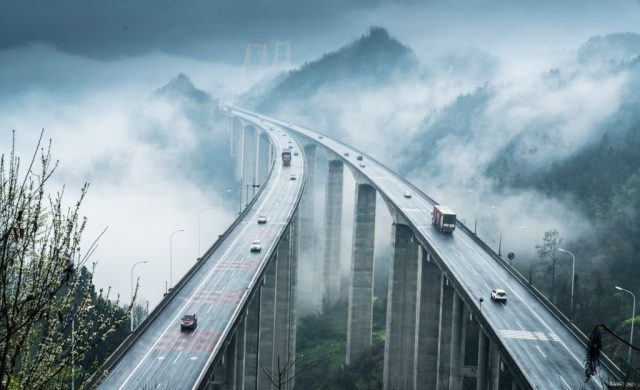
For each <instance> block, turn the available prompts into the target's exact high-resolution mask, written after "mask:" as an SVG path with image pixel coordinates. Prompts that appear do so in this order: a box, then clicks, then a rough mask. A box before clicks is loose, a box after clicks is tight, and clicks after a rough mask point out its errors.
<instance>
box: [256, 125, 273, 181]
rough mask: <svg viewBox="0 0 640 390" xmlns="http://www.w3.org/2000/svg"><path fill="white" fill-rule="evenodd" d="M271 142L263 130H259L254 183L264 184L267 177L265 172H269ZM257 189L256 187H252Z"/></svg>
mask: <svg viewBox="0 0 640 390" xmlns="http://www.w3.org/2000/svg"><path fill="white" fill-rule="evenodd" d="M270 145H271V142H270V141H269V136H268V135H267V133H265V132H264V131H261V132H260V136H259V137H258V158H257V159H256V161H257V167H256V172H257V173H258V174H257V175H256V184H260V185H262V184H264V181H265V179H266V178H267V173H268V172H269V167H270V165H269V146H270ZM254 190H255V191H257V190H258V189H257V188H254Z"/></svg>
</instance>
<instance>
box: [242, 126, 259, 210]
mask: <svg viewBox="0 0 640 390" xmlns="http://www.w3.org/2000/svg"><path fill="white" fill-rule="evenodd" d="M257 143H258V135H257V132H256V128H255V127H253V126H252V125H249V126H245V128H244V151H243V164H242V178H243V181H242V186H243V188H242V196H244V203H243V207H244V205H246V204H247V203H249V201H250V199H251V197H252V194H253V192H252V191H254V188H253V187H249V188H248V191H247V185H253V184H255V183H256V179H255V177H256V156H257V153H258V145H257ZM247 192H248V194H247Z"/></svg>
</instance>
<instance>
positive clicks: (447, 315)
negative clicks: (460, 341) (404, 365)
mask: <svg viewBox="0 0 640 390" xmlns="http://www.w3.org/2000/svg"><path fill="white" fill-rule="evenodd" d="M452 313H453V286H451V283H450V282H449V280H448V279H447V278H446V276H445V275H442V276H441V277H440V319H439V321H440V323H439V326H438V369H437V373H438V378H437V379H438V381H437V385H436V389H448V388H449V369H450V367H451V324H452V317H451V316H452Z"/></svg>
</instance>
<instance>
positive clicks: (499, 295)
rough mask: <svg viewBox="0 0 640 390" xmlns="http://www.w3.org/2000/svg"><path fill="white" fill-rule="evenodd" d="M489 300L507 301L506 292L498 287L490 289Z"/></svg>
mask: <svg viewBox="0 0 640 390" xmlns="http://www.w3.org/2000/svg"><path fill="white" fill-rule="evenodd" d="M491 300H493V301H496V302H498V301H500V302H504V303H507V293H506V292H505V291H504V290H501V289H499V288H496V289H493V290H491Z"/></svg>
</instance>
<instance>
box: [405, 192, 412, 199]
mask: <svg viewBox="0 0 640 390" xmlns="http://www.w3.org/2000/svg"><path fill="white" fill-rule="evenodd" d="M403 196H404V197H405V198H407V199H409V198H411V192H409V191H405V193H404V194H403Z"/></svg>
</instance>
